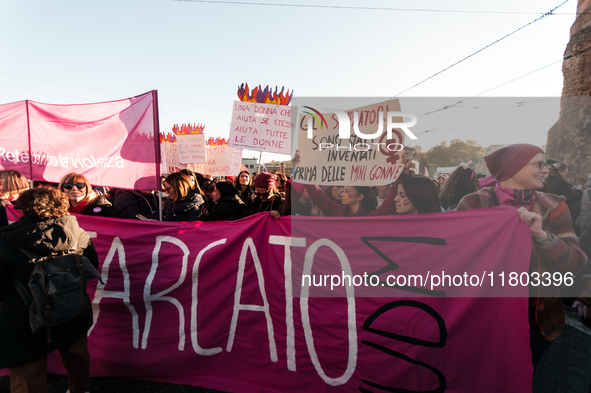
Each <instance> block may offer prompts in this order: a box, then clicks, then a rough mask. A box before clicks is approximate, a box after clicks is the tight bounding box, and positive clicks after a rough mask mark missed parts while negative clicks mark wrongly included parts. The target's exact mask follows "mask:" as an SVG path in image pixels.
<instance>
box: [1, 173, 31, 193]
mask: <svg viewBox="0 0 591 393" xmlns="http://www.w3.org/2000/svg"><path fill="white" fill-rule="evenodd" d="M0 179H2V198H4V199H8V198H11V197H15V196H18V195H20V194H22V193H23V192H25V191H27V190H28V189H29V181H28V180H27V178H26V177H24V176H23V174H22V173H20V172H17V171H13V170H8V171H0Z"/></svg>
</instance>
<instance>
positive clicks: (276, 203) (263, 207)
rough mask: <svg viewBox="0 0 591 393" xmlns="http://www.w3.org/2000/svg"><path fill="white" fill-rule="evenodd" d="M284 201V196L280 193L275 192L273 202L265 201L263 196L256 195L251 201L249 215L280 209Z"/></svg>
mask: <svg viewBox="0 0 591 393" xmlns="http://www.w3.org/2000/svg"><path fill="white" fill-rule="evenodd" d="M282 203H283V197H282V196H281V195H279V194H275V199H273V202H269V201H264V202H263V200H262V199H261V197H256V198H255V200H254V201H253V202H252V203H251V205H250V208H249V211H248V215H249V216H251V215H253V214H257V213H263V212H269V211H271V210H279V207H280V206H281V204H282Z"/></svg>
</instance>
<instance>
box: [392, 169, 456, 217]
mask: <svg viewBox="0 0 591 393" xmlns="http://www.w3.org/2000/svg"><path fill="white" fill-rule="evenodd" d="M448 181H449V180H448ZM400 185H401V186H402V187H403V188H404V192H405V193H406V196H407V197H408V199H409V200H410V203H412V204H413V205H414V207H416V208H417V210H418V212H419V214H422V213H438V212H441V206H440V205H439V198H438V197H437V186H436V185H435V183H433V181H432V180H431V179H429V178H427V177H425V176H411V177H409V178H408V179H404V180H403V181H401V182H400Z"/></svg>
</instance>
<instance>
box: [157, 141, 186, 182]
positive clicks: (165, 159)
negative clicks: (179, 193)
mask: <svg viewBox="0 0 591 393" xmlns="http://www.w3.org/2000/svg"><path fill="white" fill-rule="evenodd" d="M176 140H177V139H176V136H175V135H174V134H166V135H164V134H160V151H161V152H162V165H161V168H162V169H161V171H162V173H174V172H179V171H180V170H181V169H186V168H187V165H185V164H181V163H180V162H179V155H178V145H177V143H176Z"/></svg>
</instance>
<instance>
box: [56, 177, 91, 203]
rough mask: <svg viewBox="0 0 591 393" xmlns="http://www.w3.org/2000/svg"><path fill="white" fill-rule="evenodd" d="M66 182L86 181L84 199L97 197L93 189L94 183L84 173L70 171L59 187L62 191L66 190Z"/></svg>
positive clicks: (85, 200) (86, 200)
mask: <svg viewBox="0 0 591 393" xmlns="http://www.w3.org/2000/svg"><path fill="white" fill-rule="evenodd" d="M66 183H72V184H74V183H84V184H85V185H86V196H85V197H84V199H83V200H82V201H84V202H88V201H91V200H93V199H94V198H96V194H95V192H94V191H93V189H92V185H91V184H90V182H89V181H88V179H87V178H86V177H85V176H84V175H81V174H79V173H74V172H72V173H68V174H67V175H66V176H64V177H63V178H62V180H61V181H60V184H59V186H58V187H57V189H58V190H60V191H61V192H64V184H66Z"/></svg>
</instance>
